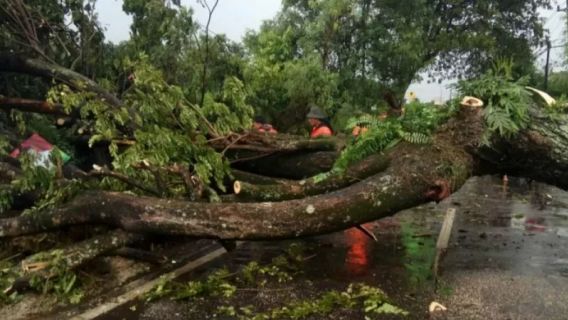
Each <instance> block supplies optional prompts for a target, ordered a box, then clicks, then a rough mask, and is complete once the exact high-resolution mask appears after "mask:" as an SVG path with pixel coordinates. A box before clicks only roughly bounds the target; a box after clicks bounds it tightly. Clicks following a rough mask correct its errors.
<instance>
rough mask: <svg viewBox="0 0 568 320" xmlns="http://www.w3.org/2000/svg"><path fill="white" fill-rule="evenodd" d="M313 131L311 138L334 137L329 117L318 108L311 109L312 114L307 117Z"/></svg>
mask: <svg viewBox="0 0 568 320" xmlns="http://www.w3.org/2000/svg"><path fill="white" fill-rule="evenodd" d="M306 117H307V118H308V122H309V123H310V126H312V131H311V133H310V138H319V137H329V136H332V135H333V129H332V128H331V124H330V123H329V117H328V116H327V114H325V112H323V110H321V109H320V108H318V107H316V106H312V107H311V108H310V112H309V113H308V115H307V116H306Z"/></svg>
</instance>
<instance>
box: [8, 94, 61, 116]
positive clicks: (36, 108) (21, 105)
mask: <svg viewBox="0 0 568 320" xmlns="http://www.w3.org/2000/svg"><path fill="white" fill-rule="evenodd" d="M0 109H2V110H12V109H14V110H18V111H23V112H33V113H42V114H51V115H67V113H66V112H65V110H64V109H63V106H62V105H60V104H53V103H49V102H47V101H41V100H29V99H20V98H2V97H0Z"/></svg>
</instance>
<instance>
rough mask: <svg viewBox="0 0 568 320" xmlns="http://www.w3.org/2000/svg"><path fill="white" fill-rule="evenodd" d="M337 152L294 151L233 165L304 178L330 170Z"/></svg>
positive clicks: (262, 172)
mask: <svg viewBox="0 0 568 320" xmlns="http://www.w3.org/2000/svg"><path fill="white" fill-rule="evenodd" d="M338 155H339V152H336V151H319V152H311V153H306V152H294V153H290V154H284V155H282V154H278V155H271V156H267V157H262V158H257V159H255V160H254V161H246V162H240V163H237V164H235V165H233V166H234V167H235V168H237V169H241V170H245V171H250V172H254V173H256V174H259V175H263V176H269V177H277V178H284V179H295V180H300V179H305V178H308V177H312V176H315V175H317V174H319V173H323V172H327V171H329V170H331V168H332V167H333V164H334V163H335V160H336V159H337V157H338Z"/></svg>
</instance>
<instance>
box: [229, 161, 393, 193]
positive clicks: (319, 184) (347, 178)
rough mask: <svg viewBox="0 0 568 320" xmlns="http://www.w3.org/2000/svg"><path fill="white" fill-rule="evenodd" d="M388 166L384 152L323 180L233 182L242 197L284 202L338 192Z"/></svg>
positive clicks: (316, 178)
mask: <svg viewBox="0 0 568 320" xmlns="http://www.w3.org/2000/svg"><path fill="white" fill-rule="evenodd" d="M388 165H389V161H388V158H387V157H385V156H383V155H376V156H371V157H368V158H367V159H365V160H362V161H360V162H359V163H357V164H355V165H353V166H351V167H349V168H348V169H347V170H346V171H345V172H343V173H341V174H339V173H338V174H333V173H332V174H331V176H329V177H327V178H324V180H323V181H320V180H321V179H322V178H321V177H317V176H316V177H312V178H309V179H306V180H302V181H290V182H286V183H280V184H272V185H257V184H251V183H247V182H244V181H236V182H235V183H234V191H235V194H237V195H238V196H239V198H240V199H243V200H245V199H246V200H257V201H282V200H291V199H299V198H303V197H308V196H313V195H317V194H321V193H325V192H330V191H335V190H338V189H341V188H344V187H347V186H349V185H351V184H353V183H356V182H359V181H361V180H364V179H366V178H367V177H369V176H371V175H373V174H376V173H378V172H380V171H382V170H385V169H386V168H387V167H388Z"/></svg>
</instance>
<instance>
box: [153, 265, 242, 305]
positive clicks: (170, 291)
mask: <svg viewBox="0 0 568 320" xmlns="http://www.w3.org/2000/svg"><path fill="white" fill-rule="evenodd" d="M232 276H234V275H233V274H230V273H229V271H228V270H227V269H219V270H217V271H215V272H213V273H212V274H210V275H209V276H208V277H207V279H206V280H205V281H189V282H187V283H183V284H182V283H177V282H172V281H170V280H169V279H167V278H162V279H161V281H160V283H159V284H158V285H157V286H156V287H155V288H154V289H153V290H152V291H150V292H149V293H148V294H147V295H146V301H153V300H156V299H160V298H164V297H170V298H172V299H176V300H180V299H192V298H199V297H226V298H228V297H231V296H232V295H233V294H234V293H235V291H236V289H237V288H236V287H235V286H234V285H232V284H231V283H230V282H229V278H230V277H232Z"/></svg>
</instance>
